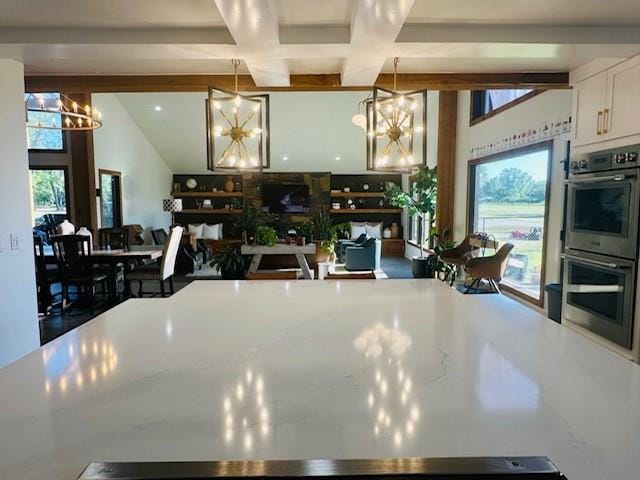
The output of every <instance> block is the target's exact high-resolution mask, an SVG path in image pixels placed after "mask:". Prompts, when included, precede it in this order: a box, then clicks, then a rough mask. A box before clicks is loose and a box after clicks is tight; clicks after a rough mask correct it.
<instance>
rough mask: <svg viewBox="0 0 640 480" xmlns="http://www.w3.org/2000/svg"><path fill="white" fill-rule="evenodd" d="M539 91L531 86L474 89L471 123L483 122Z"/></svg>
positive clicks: (472, 93)
mask: <svg viewBox="0 0 640 480" xmlns="http://www.w3.org/2000/svg"><path fill="white" fill-rule="evenodd" d="M538 93H539V91H538V90H532V89H530V88H505V89H493V90H474V91H472V92H471V124H472V125H473V124H475V123H478V122H481V121H482V120H484V119H486V118H489V117H492V116H493V115H495V114H497V113H499V112H502V111H504V110H507V109H508V108H510V107H512V106H514V105H517V104H519V103H521V102H523V101H525V100H527V99H529V98H531V97H533V96H535V95H537V94H538Z"/></svg>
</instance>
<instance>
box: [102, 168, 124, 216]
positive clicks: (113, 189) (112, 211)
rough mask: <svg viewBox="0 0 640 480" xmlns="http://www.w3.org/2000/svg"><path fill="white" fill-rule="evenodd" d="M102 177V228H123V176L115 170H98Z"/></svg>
mask: <svg viewBox="0 0 640 480" xmlns="http://www.w3.org/2000/svg"><path fill="white" fill-rule="evenodd" d="M98 173H99V176H100V226H101V227H102V228H113V227H121V226H122V174H121V173H120V172H116V171H113V170H102V169H100V170H98Z"/></svg>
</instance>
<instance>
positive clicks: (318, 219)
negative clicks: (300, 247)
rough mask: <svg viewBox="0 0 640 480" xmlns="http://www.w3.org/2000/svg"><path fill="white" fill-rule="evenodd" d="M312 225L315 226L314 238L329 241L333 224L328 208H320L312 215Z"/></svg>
mask: <svg viewBox="0 0 640 480" xmlns="http://www.w3.org/2000/svg"><path fill="white" fill-rule="evenodd" d="M311 223H312V224H313V237H314V238H315V239H318V240H329V237H330V236H331V227H332V226H333V222H332V220H331V215H330V214H329V211H328V210H327V209H326V208H318V209H317V210H314V211H313V213H312V214H311Z"/></svg>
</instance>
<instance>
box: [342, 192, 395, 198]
mask: <svg viewBox="0 0 640 480" xmlns="http://www.w3.org/2000/svg"><path fill="white" fill-rule="evenodd" d="M331 197H332V198H351V197H358V198H383V197H384V192H331Z"/></svg>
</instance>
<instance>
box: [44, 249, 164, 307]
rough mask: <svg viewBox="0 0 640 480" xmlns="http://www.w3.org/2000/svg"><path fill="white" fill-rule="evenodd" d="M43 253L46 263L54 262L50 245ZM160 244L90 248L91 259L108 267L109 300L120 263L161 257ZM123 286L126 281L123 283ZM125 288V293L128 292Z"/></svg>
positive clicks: (115, 294)
mask: <svg viewBox="0 0 640 480" xmlns="http://www.w3.org/2000/svg"><path fill="white" fill-rule="evenodd" d="M44 254H45V257H46V258H47V262H48V263H55V261H56V258H55V255H54V253H53V248H52V247H51V245H45V247H44ZM162 255H163V246H162V245H132V246H129V247H127V248H96V249H93V250H91V256H90V258H91V261H92V262H93V263H98V264H103V265H106V266H108V267H109V300H115V299H116V297H117V292H118V284H117V268H118V264H120V263H122V264H125V265H129V264H131V263H134V262H135V263H138V262H143V261H153V260H158V259H160V258H162ZM125 288H127V287H126V283H125ZM128 293H130V292H128V291H127V290H125V294H128Z"/></svg>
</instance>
